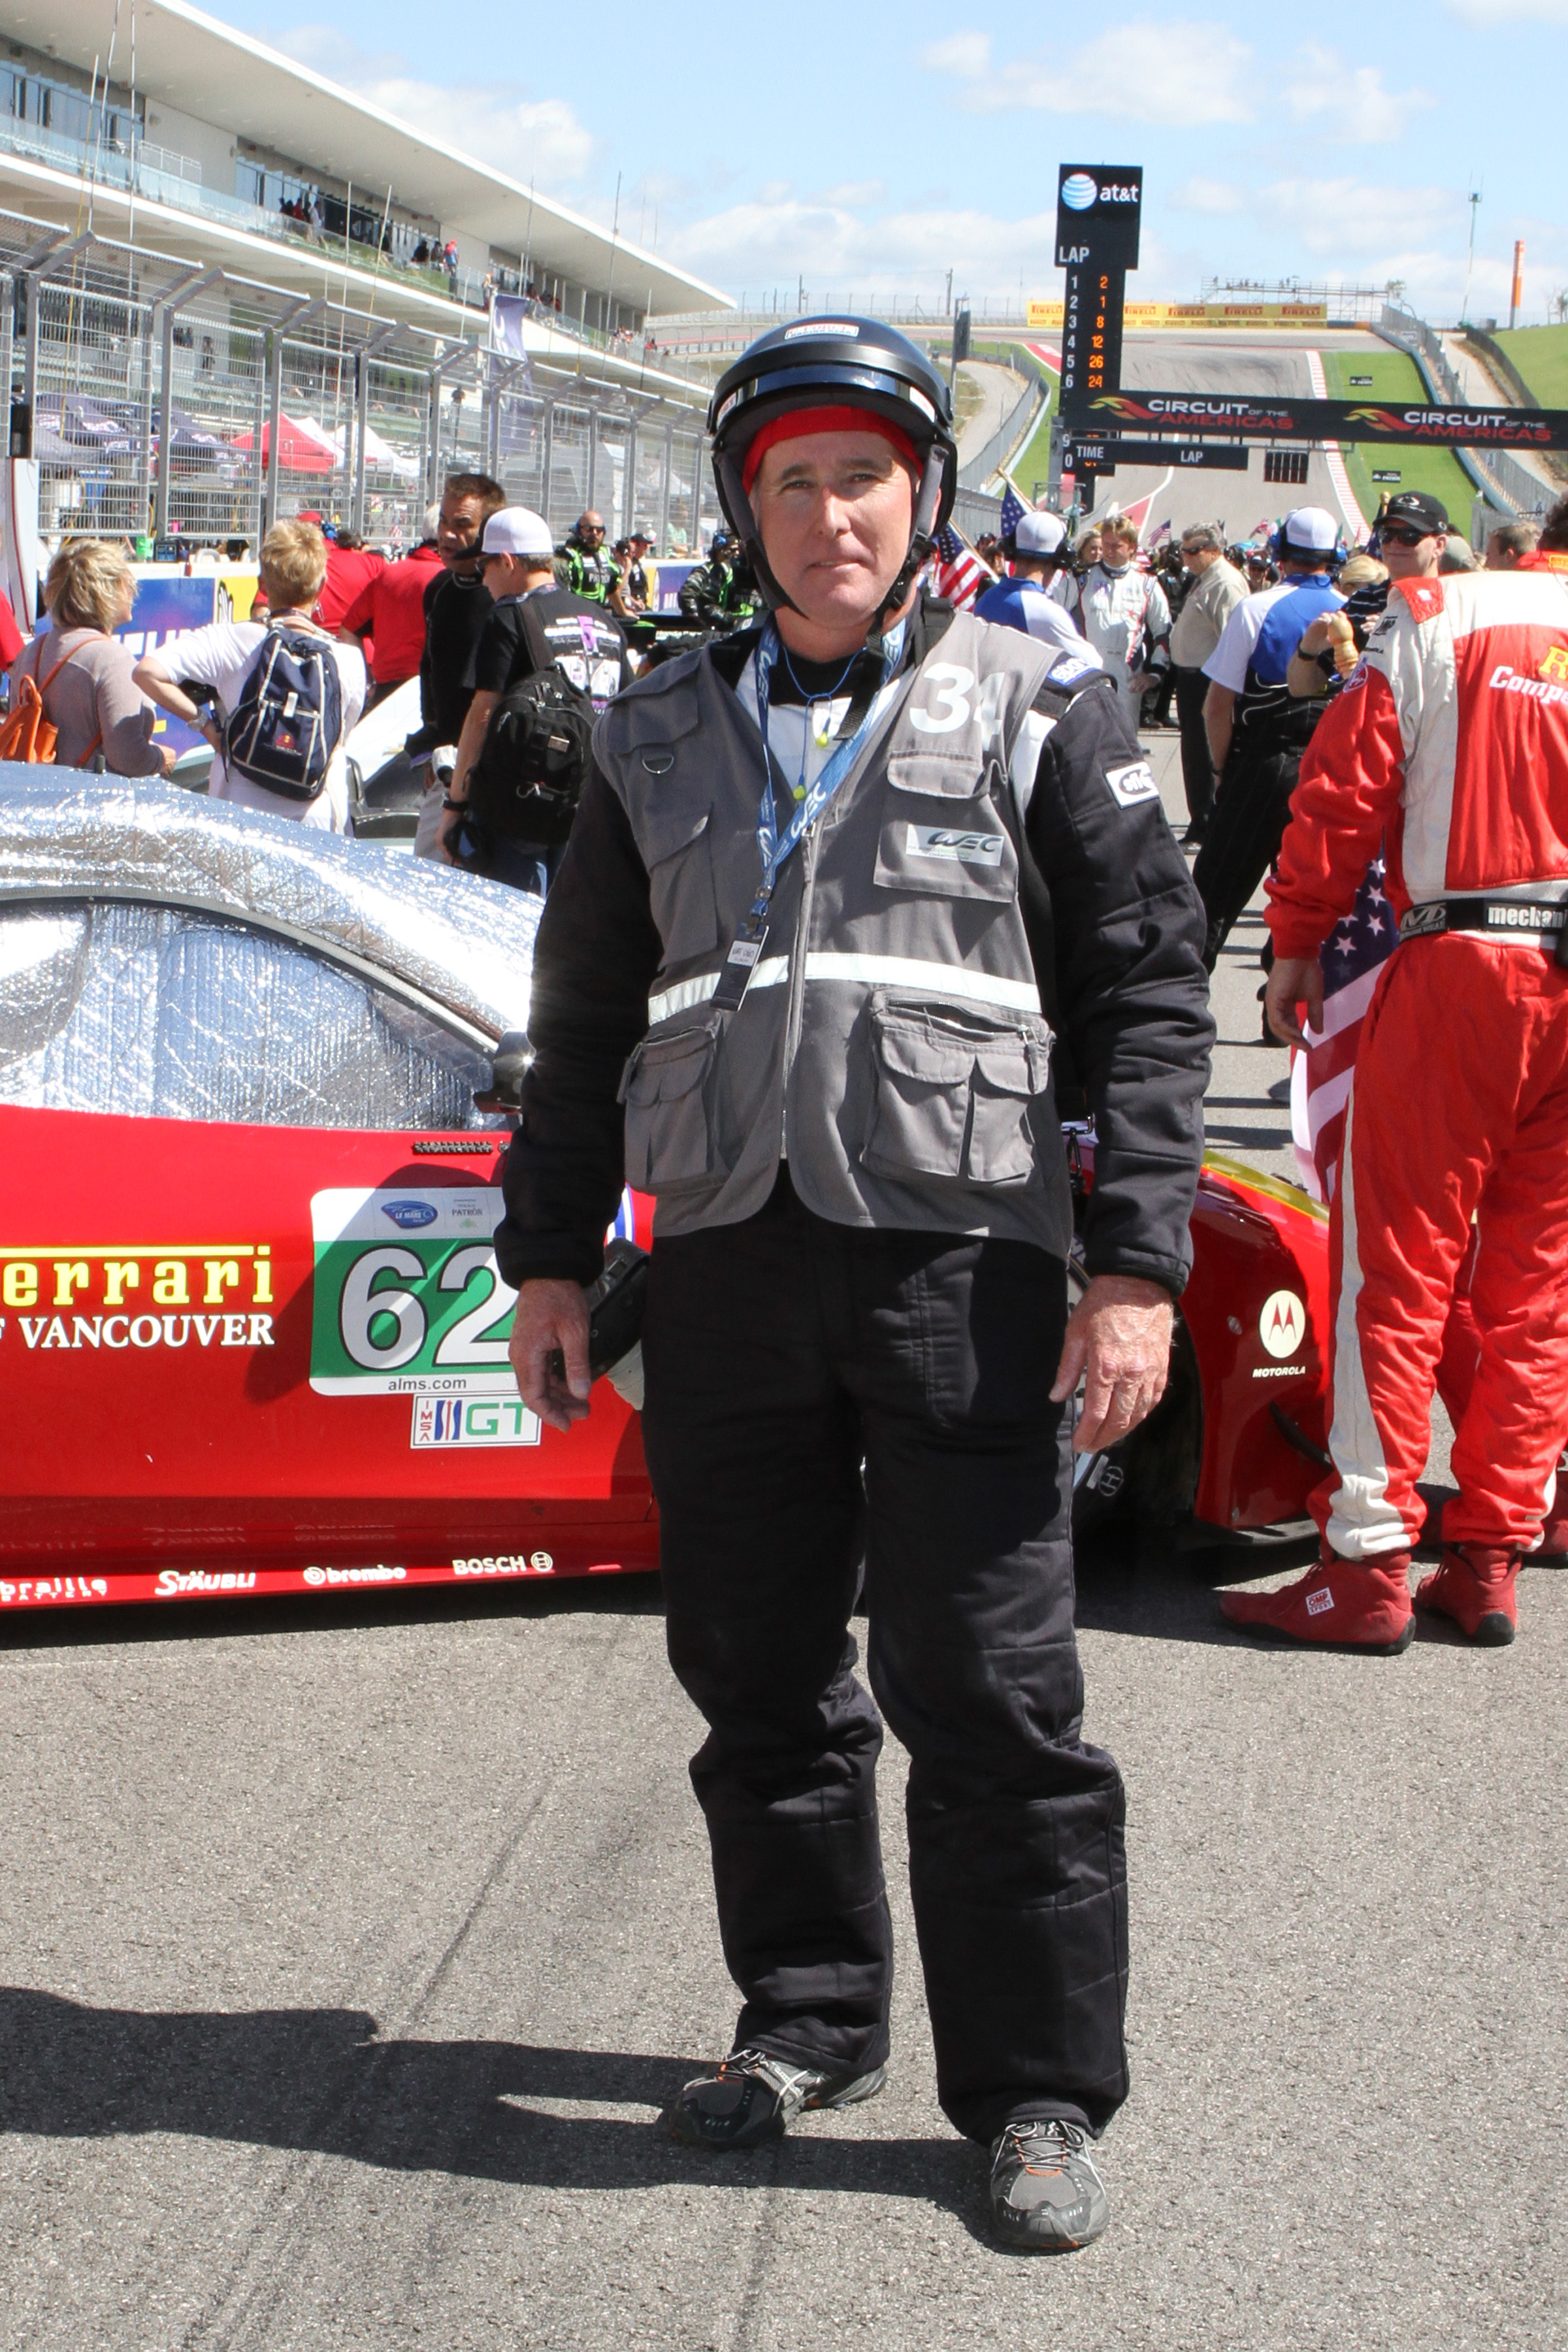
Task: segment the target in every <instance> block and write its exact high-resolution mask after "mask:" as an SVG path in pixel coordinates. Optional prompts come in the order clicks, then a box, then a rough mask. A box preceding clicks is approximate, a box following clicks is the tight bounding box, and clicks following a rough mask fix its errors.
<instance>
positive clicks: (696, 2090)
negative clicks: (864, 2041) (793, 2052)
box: [664, 2050, 888, 2152]
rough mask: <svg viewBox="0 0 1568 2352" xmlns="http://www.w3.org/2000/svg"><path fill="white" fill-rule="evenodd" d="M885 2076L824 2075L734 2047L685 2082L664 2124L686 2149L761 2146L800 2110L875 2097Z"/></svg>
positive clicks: (881, 2069)
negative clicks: (709, 2070) (709, 2068)
mask: <svg viewBox="0 0 1568 2352" xmlns="http://www.w3.org/2000/svg"><path fill="white" fill-rule="evenodd" d="M887 2078H888V2070H887V2068H886V2067H885V2066H874V2067H873V2068H872V2070H871V2072H870V2073H869V2074H820V2073H818V2072H817V2070H816V2068H814V2067H811V2066H797V2065H795V2064H794V2063H792V2061H791V2060H789V2059H787V2058H775V2057H774V2056H773V2053H772V2052H771V2051H767V2050H732V2051H731V2053H730V2055H729V2056H728V2058H725V2059H723V2060H721V2063H720V2064H719V2067H718V2069H717V2071H716V2072H715V2073H713V2074H700V2075H699V2076H698V2077H697V2079H696V2081H695V2082H692V2083H688V2084H687V2085H686V2087H685V2089H684V2090H683V2091H682V2092H681V2093H680V2095H679V2098H677V2099H676V2100H675V2101H674V2102H673V2104H672V2105H669V2106H668V2107H667V2108H666V2109H665V2112H664V2127H665V2130H666V2131H667V2132H668V2134H669V2137H670V2138H671V2139H678V2140H679V2142H680V2143H681V2145H682V2147H710V2148H713V2149H715V2150H718V2151H720V2152H723V2151H725V2150H727V2149H730V2148H742V2147H761V2146H762V2144H763V2141H764V2140H770V2139H782V2138H783V2137H784V2134H785V2132H786V2131H788V2129H789V2127H790V2126H791V2124H792V2123H794V2121H795V2117H796V2116H798V2115H799V2114H801V2113H802V2111H803V2110H804V2109H805V2108H807V2107H849V2106H853V2105H855V2104H856V2103H857V2101H858V2100H860V2099H874V2098H875V2097H876V2095H877V2094H878V2092H879V2090H880V2089H881V2087H882V2084H884V2083H885V2082H886V2080H887Z"/></svg>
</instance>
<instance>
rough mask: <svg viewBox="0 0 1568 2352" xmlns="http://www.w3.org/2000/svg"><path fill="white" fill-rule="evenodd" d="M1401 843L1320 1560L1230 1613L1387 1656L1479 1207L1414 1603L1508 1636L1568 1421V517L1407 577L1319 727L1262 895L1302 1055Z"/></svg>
mask: <svg viewBox="0 0 1568 2352" xmlns="http://www.w3.org/2000/svg"><path fill="white" fill-rule="evenodd" d="M1384 834H1386V836H1387V861H1388V884H1387V887H1388V892H1389V897H1390V898H1391V900H1392V902H1393V905H1394V911H1395V913H1396V914H1397V915H1398V916H1399V918H1400V933H1401V942H1400V945H1399V947H1398V948H1397V949H1396V950H1394V954H1393V955H1392V956H1391V957H1390V959H1389V961H1388V962H1387V964H1386V965H1385V966H1384V971H1383V974H1382V977H1381V978H1380V980H1379V982H1378V985H1377V989H1376V992H1375V993H1374V994H1373V1000H1372V1003H1371V1005H1370V1006H1369V1008H1368V1011H1367V1015H1366V1021H1365V1024H1364V1027H1363V1034H1362V1040H1361V1046H1360V1051H1359V1054H1358V1056H1357V1060H1356V1066H1355V1077H1354V1085H1353V1089H1352V1097H1351V1103H1350V1109H1349V1115H1348V1118H1347V1121H1346V1129H1345V1147H1344V1160H1343V1166H1342V1176H1341V1181H1340V1183H1339V1185H1338V1186H1337V1188H1336V1191H1335V1196H1334V1202H1333V1213H1332V1224H1331V1285H1332V1290H1331V1297H1332V1320H1333V1329H1332V1333H1331V1422H1330V1433H1329V1452H1330V1454H1331V1458H1332V1462H1333V1468H1332V1470H1331V1473H1330V1474H1329V1475H1327V1476H1326V1477H1325V1478H1324V1480H1323V1482H1322V1484H1321V1486H1319V1488H1318V1490H1317V1492H1316V1494H1315V1495H1314V1496H1313V1498H1312V1507H1313V1512H1314V1516H1315V1517H1316V1518H1317V1520H1318V1525H1319V1528H1320V1529H1321V1535H1322V1557H1321V1563H1320V1565H1319V1566H1318V1567H1316V1568H1315V1569H1313V1570H1311V1571H1310V1573H1309V1574H1308V1575H1306V1576H1304V1577H1301V1578H1300V1579H1298V1580H1296V1581H1295V1582H1294V1583H1292V1584H1289V1585H1287V1586H1286V1587H1285V1588H1284V1589H1283V1590H1282V1591H1277V1592H1269V1593H1234V1594H1228V1595H1226V1598H1225V1601H1224V1602H1223V1603H1222V1606H1223V1607H1224V1609H1225V1612H1226V1615H1227V1616H1228V1617H1230V1618H1232V1619H1233V1620H1235V1621H1236V1622H1238V1623H1242V1624H1249V1625H1257V1626H1261V1627H1265V1628H1268V1629H1269V1630H1271V1631H1273V1632H1276V1633H1285V1634H1288V1635H1291V1636H1294V1637H1295V1638H1296V1639H1297V1640H1300V1641H1306V1642H1320V1643H1335V1644H1349V1645H1352V1646H1354V1647H1357V1648H1365V1649H1373V1650H1380V1651H1385V1652H1396V1651H1399V1650H1402V1649H1404V1648H1405V1645H1406V1644H1407V1643H1408V1642H1409V1640H1410V1638H1411V1635H1412V1633H1413V1631H1414V1620H1413V1617H1412V1614H1411V1602H1410V1591H1409V1569H1410V1553H1411V1548H1412V1545H1413V1544H1414V1543H1415V1542H1416V1541H1417V1540H1418V1539H1419V1538H1420V1534H1421V1529H1422V1524H1423V1517H1424V1512H1423V1506H1422V1504H1421V1501H1420V1499H1419V1497H1418V1496H1417V1494H1416V1491H1415V1481H1416V1479H1417V1478H1418V1477H1419V1476H1420V1475H1421V1474H1422V1472H1423V1471H1424V1470H1425V1468H1426V1457H1427V1453H1428V1449H1429V1445H1430V1418H1429V1416H1430V1412H1431V1402H1432V1392H1433V1387H1434V1383H1435V1381H1436V1374H1437V1369H1438V1363H1439V1359H1440V1355H1441V1351H1442V1346H1443V1339H1444V1329H1445V1325H1446V1323H1447V1318H1448V1313H1449V1307H1450V1304H1451V1302H1452V1299H1453V1296H1454V1291H1455V1286H1456V1280H1457V1278H1458V1276H1459V1274H1460V1270H1461V1267H1462V1265H1464V1262H1465V1260H1466V1257H1467V1254H1468V1251H1469V1247H1470V1229H1471V1221H1472V1218H1473V1219H1474V1221H1475V1223H1476V1227H1477V1232H1478V1238H1479V1247H1478V1249H1477V1251H1476V1255H1475V1258H1474V1273H1473V1276H1472V1291H1471V1296H1472V1304H1473V1307H1474V1311H1475V1324H1476V1330H1477V1336H1478V1339H1479V1360H1478V1361H1477V1363H1476V1366H1475V1375H1474V1381H1473V1385H1472V1387H1471V1391H1470V1394H1469V1398H1468V1403H1467V1404H1466V1406H1465V1409H1464V1411H1463V1412H1462V1414H1461V1416H1460V1419H1459V1423H1458V1429H1457V1431H1456V1434H1455V1440H1454V1447H1453V1454H1452V1468H1453V1473H1454V1476H1455V1479H1456V1482H1457V1484H1458V1489H1459V1491H1458V1496H1457V1497H1456V1498H1455V1500H1454V1501H1452V1502H1450V1503H1449V1504H1448V1505H1447V1509H1446V1511H1445V1514H1444V1521H1443V1538H1444V1544H1445V1550H1444V1554H1443V1560H1442V1565H1441V1567H1440V1569H1439V1570H1438V1572H1437V1573H1436V1575H1435V1576H1432V1577H1428V1578H1427V1579H1426V1580H1425V1581H1424V1582H1423V1583H1422V1585H1421V1587H1420V1589H1419V1590H1418V1591H1417V1593H1416V1595H1415V1603H1416V1606H1417V1607H1418V1608H1426V1609H1430V1610H1435V1611H1437V1612H1441V1613H1442V1614H1444V1615H1445V1616H1447V1617H1449V1618H1451V1619H1453V1620H1454V1622H1456V1623H1457V1624H1458V1626H1459V1628H1460V1630H1461V1632H1463V1633H1466V1634H1467V1635H1468V1636H1469V1638H1470V1639H1472V1640H1477V1641H1481V1642H1489V1643H1504V1642H1510V1641H1511V1640H1512V1639H1513V1636H1514V1630H1515V1626H1516V1624H1517V1609H1516V1603H1515V1595H1514V1587H1515V1581H1516V1579H1517V1577H1518V1573H1519V1561H1520V1557H1521V1553H1522V1552H1524V1551H1525V1550H1527V1549H1529V1547H1530V1546H1531V1544H1532V1543H1533V1542H1534V1541H1535V1540H1536V1538H1538V1537H1539V1535H1540V1533H1541V1529H1542V1518H1543V1515H1544V1511H1545V1507H1546V1498H1547V1496H1548V1493H1549V1491H1550V1487H1549V1482H1550V1479H1551V1475H1552V1469H1553V1465H1554V1464H1555V1462H1556V1459H1557V1455H1558V1452H1559V1449H1560V1447H1561V1446H1562V1444H1563V1432H1564V1428H1565V1426H1568V969H1565V968H1564V967H1563V965H1561V964H1559V963H1558V961H1556V950H1557V946H1558V942H1559V940H1561V939H1562V938H1563V923H1564V919H1565V916H1568V499H1564V500H1562V501H1560V503H1559V505H1558V507H1557V508H1556V509H1554V510H1553V512H1552V516H1551V517H1550V519H1549V520H1548V524H1547V528H1546V530H1545V531H1544V532H1543V533H1542V541H1541V546H1540V549H1539V550H1538V551H1537V552H1536V554H1535V555H1534V556H1532V557H1530V558H1528V559H1527V560H1526V562H1525V563H1523V564H1521V566H1520V567H1519V568H1518V569H1517V570H1515V571H1513V572H1470V573H1461V574H1457V575H1455V576H1453V577H1450V578H1447V579H1440V580H1410V581H1405V582H1402V583H1398V584H1397V585H1396V586H1395V587H1394V590H1393V592H1392V593H1391V594H1390V596H1389V603H1388V611H1387V612H1386V614H1384V619H1383V620H1382V622H1381V623H1380V624H1379V625H1378V627H1377V629H1376V630H1375V631H1374V633H1373V636H1372V639H1371V641H1370V642H1369V644H1368V646H1367V649H1366V654H1365V656H1364V659H1363V663H1362V665H1361V667H1360V668H1359V669H1358V670H1357V671H1356V672H1355V673H1354V674H1353V675H1352V677H1351V678H1350V679H1349V680H1348V681H1347V683H1346V686H1345V688H1344V691H1343V692H1342V694H1341V696H1340V697H1339V698H1338V701H1337V702H1336V703H1335V704H1334V706H1333V707H1332V708H1331V709H1330V710H1329V711H1328V713H1327V714H1326V715H1325V717H1324V719H1323V720H1322V722H1321V725H1320V726H1319V729H1318V731H1317V734H1316V735H1315V737H1314V739H1313V741H1312V744H1311V746H1310V751H1309V752H1308V754H1307V757H1306V758H1305V760H1304V761H1303V762H1302V767H1301V775H1300V782H1299V783H1298V785H1297V788H1296V793H1295V799H1294V803H1293V806H1292V812H1291V819H1290V824H1289V829H1288V831H1287V833H1286V835H1285V839H1284V843H1283V845H1282V847H1281V850H1280V855H1279V871H1278V874H1277V876H1276V877H1275V879H1274V880H1273V881H1271V882H1270V884H1269V886H1268V897H1269V902H1270V903H1269V909H1268V923H1269V929H1270V931H1271V932H1272V934H1273V940H1274V949H1275V953H1276V956H1277V958H1278V959H1279V960H1278V961H1277V962H1276V964H1275V966H1274V971H1273V973H1272V975H1271V977H1270V980H1269V983H1268V1000H1267V1001H1268V1015H1269V1019H1270V1021H1271V1023H1272V1024H1273V1027H1274V1030H1275V1033H1276V1034H1277V1035H1279V1036H1280V1037H1283V1038H1286V1039H1288V1040H1289V1041H1290V1042H1291V1043H1294V1044H1300V1042H1301V1033H1300V1027H1299V1025H1298V1022H1297V1019H1296V1011H1297V1008H1298V1006H1301V1005H1304V1006H1305V1007H1306V1008H1307V1010H1308V1013H1309V1017H1310V1019H1311V1020H1312V1022H1313V1025H1314V1026H1317V1025H1319V1024H1321V992H1322V977H1321V968H1320V966H1319V962H1318V955H1319V950H1320V949H1321V945H1322V942H1323V940H1325V939H1326V938H1327V937H1328V935H1329V933H1330V932H1331V930H1332V929H1333V928H1334V926H1335V924H1336V923H1337V922H1338V921H1339V920H1340V919H1341V917H1342V916H1343V915H1345V914H1346V913H1348V911H1349V909H1350V908H1351V905H1352V900H1353V898H1354V896H1355V891H1356V887H1357V885H1358V884H1359V882H1360V880H1361V878H1362V876H1363V873H1364V871H1365V869H1366V865H1367V861H1368V859H1369V858H1370V857H1371V856H1373V854H1374V853H1375V851H1376V848H1377V845H1378V841H1379V838H1380V836H1382V835H1384Z"/></svg>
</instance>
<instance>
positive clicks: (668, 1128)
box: [620, 1024, 730, 1193]
mask: <svg viewBox="0 0 1568 2352" xmlns="http://www.w3.org/2000/svg"><path fill="white" fill-rule="evenodd" d="M716 1044H717V1033H716V1031H715V1029H714V1027H713V1026H712V1024H708V1025H706V1026H704V1027H703V1028H700V1029H683V1030H681V1031H680V1032H679V1034H678V1035H677V1036H674V1037H656V1038H647V1037H645V1038H644V1040H643V1042H642V1044H641V1045H639V1046H638V1047H637V1051H636V1053H635V1054H634V1055H632V1057H631V1059H630V1061H629V1062H627V1064H626V1068H625V1070H624V1071H623V1072H622V1073H621V1089H620V1098H621V1100H622V1102H623V1103H624V1104H625V1105H626V1182H627V1183H628V1184H630V1185H631V1186H632V1188H633V1190H634V1191H636V1192H654V1193H658V1192H673V1191H674V1190H675V1189H676V1187H677V1186H678V1185H681V1184H703V1183H710V1182H712V1181H715V1180H716V1179H717V1178H719V1177H722V1176H727V1175H728V1174H729V1172H730V1171H729V1170H728V1168H727V1167H725V1165H724V1163H723V1162H722V1161H721V1159H720V1158H719V1154H718V1150H717V1149H716V1147H715V1144H714V1141H713V1131H712V1126H711V1123H710V1118H709V1113H708V1102H707V1089H706V1087H705V1086H704V1084H703V1081H704V1080H705V1078H706V1077H707V1076H708V1073H709V1071H710V1068H711V1067H712V1064H713V1054H714V1048H715V1045H716Z"/></svg>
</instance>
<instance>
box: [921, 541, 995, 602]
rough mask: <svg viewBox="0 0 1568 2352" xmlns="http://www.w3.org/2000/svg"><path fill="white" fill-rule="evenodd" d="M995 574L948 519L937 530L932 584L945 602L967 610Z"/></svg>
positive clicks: (987, 586)
mask: <svg viewBox="0 0 1568 2352" xmlns="http://www.w3.org/2000/svg"><path fill="white" fill-rule="evenodd" d="M995 576H996V575H995V573H994V572H988V571H987V570H986V568H985V566H984V563H982V562H981V561H980V558H979V557H978V556H977V555H976V554H975V552H974V550H973V548H972V547H968V546H966V545H965V544H964V542H963V540H962V539H961V538H960V537H959V535H958V533H957V531H955V530H953V528H952V524H951V523H949V525H948V527H947V529H946V530H939V531H938V533H937V535H936V569H935V571H934V572H932V574H931V586H932V587H933V588H934V589H935V591H936V593H937V594H938V595H939V596H941V597H942V599H943V600H944V601H945V602H946V603H947V604H952V605H953V606H954V607H955V608H956V609H957V610H959V611H961V612H963V611H965V610H967V608H968V607H969V606H970V605H971V604H973V602H974V600H975V598H976V596H978V595H979V594H980V593H981V591H982V589H984V588H989V586H990V585H991V583H992V581H993V580H994V578H995Z"/></svg>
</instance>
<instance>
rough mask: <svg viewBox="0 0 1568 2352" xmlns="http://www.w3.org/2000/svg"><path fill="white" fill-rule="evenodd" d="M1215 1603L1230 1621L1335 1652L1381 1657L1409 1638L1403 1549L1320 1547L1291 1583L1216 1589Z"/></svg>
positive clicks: (1411, 1633) (1403, 1646) (1391, 1653)
mask: <svg viewBox="0 0 1568 2352" xmlns="http://www.w3.org/2000/svg"><path fill="white" fill-rule="evenodd" d="M1219 1605H1220V1607H1221V1609H1222V1610H1223V1611H1224V1612H1225V1613H1226V1616H1227V1617H1228V1618H1229V1619H1230V1622H1231V1623H1232V1624H1233V1625H1257V1626H1258V1627H1260V1628H1262V1629H1263V1630H1265V1631H1266V1632H1268V1633H1283V1634H1285V1635H1286V1636H1287V1637H1288V1638H1289V1640H1290V1641H1292V1642H1314V1643H1321V1644H1323V1645H1324V1646H1325V1647H1332V1648H1334V1649H1336V1650H1346V1649H1348V1650H1370V1651H1371V1652H1372V1653H1373V1655H1374V1656H1376V1657H1382V1658H1396V1657H1397V1656H1398V1655H1399V1653H1400V1652H1401V1650H1407V1649H1408V1648H1409V1647H1410V1644H1411V1643H1412V1641H1413V1640H1414V1639H1415V1618H1414V1617H1413V1616H1412V1615H1411V1613H1410V1554H1409V1553H1408V1552H1407V1551H1388V1552H1384V1553H1383V1554H1382V1556H1381V1557H1380V1558H1379V1559H1368V1560H1358V1559H1341V1558H1340V1556H1339V1554H1338V1552H1333V1551H1325V1555H1324V1557H1323V1559H1321V1560H1320V1561H1319V1562H1318V1565H1317V1567H1316V1568H1311V1569H1309V1570H1308V1571H1307V1573H1306V1575H1305V1576H1300V1577H1298V1578H1297V1580H1296V1581H1295V1583H1294V1584H1286V1585H1282V1586H1281V1588H1280V1590H1279V1591H1278V1592H1226V1593H1222V1594H1221V1596H1220V1604H1219Z"/></svg>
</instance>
